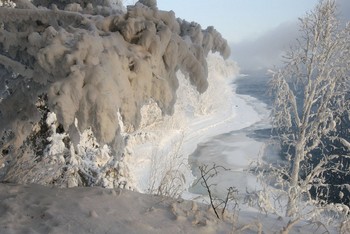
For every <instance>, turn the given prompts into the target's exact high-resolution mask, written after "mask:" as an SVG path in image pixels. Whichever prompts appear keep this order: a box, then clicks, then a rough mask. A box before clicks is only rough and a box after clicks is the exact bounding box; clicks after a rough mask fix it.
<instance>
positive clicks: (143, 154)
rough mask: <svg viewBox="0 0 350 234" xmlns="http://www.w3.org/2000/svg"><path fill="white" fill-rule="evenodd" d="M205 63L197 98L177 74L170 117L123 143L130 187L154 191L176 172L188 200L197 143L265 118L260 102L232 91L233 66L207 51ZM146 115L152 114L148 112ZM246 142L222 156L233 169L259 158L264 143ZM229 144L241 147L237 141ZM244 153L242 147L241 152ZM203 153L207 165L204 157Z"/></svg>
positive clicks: (242, 166) (192, 179)
mask: <svg viewBox="0 0 350 234" xmlns="http://www.w3.org/2000/svg"><path fill="white" fill-rule="evenodd" d="M208 66H209V69H208V70H209V77H208V81H209V83H210V85H209V89H208V91H207V92H206V93H204V94H202V95H200V96H196V93H195V92H193V90H191V89H189V86H190V85H189V84H188V83H186V79H185V77H181V75H178V77H179V80H180V87H179V91H178V92H179V93H178V97H180V98H182V99H180V100H178V103H177V104H176V106H175V114H174V116H171V117H168V119H165V120H163V121H160V123H158V124H155V125H152V126H149V127H146V128H144V129H143V130H142V131H140V132H139V133H138V134H136V136H135V137H134V138H132V140H131V141H130V142H131V143H130V145H129V146H127V150H128V152H131V153H130V154H129V155H128V156H127V157H126V158H125V161H124V162H125V165H126V167H127V168H128V170H129V178H130V179H131V181H132V182H131V184H132V187H133V188H135V189H136V190H137V191H140V192H143V193H149V192H154V191H155V190H157V188H158V186H159V185H161V183H163V182H164V179H165V177H166V175H167V174H169V172H170V171H172V172H173V171H174V170H175V171H176V173H177V172H179V173H180V174H181V175H183V176H184V178H185V180H184V187H183V189H184V190H185V193H183V194H182V195H183V197H184V198H191V196H192V195H191V194H189V193H188V189H189V188H190V187H191V185H192V183H193V181H194V180H195V177H194V176H193V170H192V169H193V165H190V162H189V157H190V155H192V154H193V153H194V152H195V151H196V150H197V148H198V147H199V146H200V144H203V143H205V142H207V141H210V140H211V139H212V138H215V137H216V136H219V135H221V134H227V133H230V132H234V131H240V130H242V129H245V128H249V127H250V126H252V125H254V124H256V123H259V122H261V121H263V120H264V119H266V118H267V116H268V110H267V108H266V105H265V104H264V103H262V102H260V101H259V100H257V99H256V98H253V97H251V96H248V95H239V94H236V92H235V89H236V88H235V84H233V82H234V80H235V79H237V75H236V74H232V69H235V68H232V67H231V66H232V64H227V63H226V62H225V61H224V60H222V59H221V58H218V57H217V56H215V55H211V56H209V57H208ZM229 71H230V72H229ZM147 118H150V116H149V115H147ZM169 123H170V124H169ZM174 123H175V124H174ZM173 125H175V126H173ZM139 136H143V138H142V137H139ZM141 138H142V139H141ZM244 140H246V141H245V142H243V143H242V142H241V143H242V144H243V147H247V146H248V150H247V152H248V153H245V154H243V155H242V156H241V157H239V158H236V159H234V158H229V157H227V158H226V160H225V163H228V164H231V165H233V164H236V169H235V170H236V171H243V170H244V169H246V168H247V167H248V165H249V161H250V159H256V158H257V156H258V154H259V151H260V149H261V146H262V143H261V142H257V141H255V140H254V139H251V138H249V137H246V138H245V139H244ZM252 143H253V144H256V145H255V146H256V147H255V146H254V145H251V144H252ZM231 144H232V145H234V144H238V148H239V147H240V146H239V144H240V143H239V142H231ZM241 146H242V145H241ZM235 147H237V146H235ZM244 151H245V149H241V150H240V152H244ZM247 154H249V155H247ZM202 157H203V159H204V163H205V160H206V159H205V156H202ZM244 157H247V159H245V158H244ZM208 160H210V159H208ZM155 162H156V163H155ZM202 162H203V161H202ZM217 164H219V163H217ZM179 165H181V166H179ZM172 186H173V185H172Z"/></svg>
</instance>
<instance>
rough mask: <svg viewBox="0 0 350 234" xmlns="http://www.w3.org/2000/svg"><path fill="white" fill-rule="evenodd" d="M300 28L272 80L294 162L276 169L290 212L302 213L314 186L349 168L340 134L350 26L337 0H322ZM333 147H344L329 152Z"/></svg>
mask: <svg viewBox="0 0 350 234" xmlns="http://www.w3.org/2000/svg"><path fill="white" fill-rule="evenodd" d="M300 32H301V37H300V38H299V39H298V40H297V44H296V46H295V47H293V48H291V49H290V50H289V51H288V52H287V53H286V56H285V59H286V61H285V66H284V67H283V69H281V70H280V71H277V72H273V78H272V79H271V91H272V94H273V96H274V100H275V102H274V109H273V112H272V117H273V118H272V119H273V121H272V122H273V127H274V128H275V129H276V131H277V133H278V136H279V140H280V141H281V144H282V146H283V149H284V152H285V153H286V158H287V159H288V161H289V164H288V165H287V167H286V168H282V169H278V170H276V171H278V172H279V175H280V177H283V179H284V180H283V181H285V182H286V183H287V192H288V204H287V211H286V213H287V216H294V215H295V214H296V213H297V212H298V202H299V201H300V199H301V198H302V197H303V195H310V193H309V189H310V186H316V184H317V185H324V184H322V183H323V182H324V178H323V177H324V175H325V174H326V173H327V172H332V173H341V172H343V171H344V170H348V169H347V168H345V167H344V166H343V165H342V162H343V161H342V158H346V157H347V156H348V155H346V154H348V152H349V139H346V138H344V137H342V136H341V135H339V134H337V126H338V125H340V124H341V121H342V118H343V117H344V116H349V115H348V113H349V100H348V99H349V98H348V97H349V82H350V81H349V69H350V54H349V45H350V26H349V24H348V25H346V26H345V27H342V26H341V25H340V24H339V21H338V19H337V15H336V4H335V1H333V0H321V1H320V2H319V4H318V5H317V6H316V8H315V9H314V10H313V11H311V12H309V13H308V14H306V16H305V17H304V18H302V19H300ZM331 145H333V146H337V147H342V149H343V150H341V151H329V150H328V151H327V150H325V149H327V148H329V147H331ZM285 179H286V180H285ZM324 186H326V185H324ZM308 198H310V196H308Z"/></svg>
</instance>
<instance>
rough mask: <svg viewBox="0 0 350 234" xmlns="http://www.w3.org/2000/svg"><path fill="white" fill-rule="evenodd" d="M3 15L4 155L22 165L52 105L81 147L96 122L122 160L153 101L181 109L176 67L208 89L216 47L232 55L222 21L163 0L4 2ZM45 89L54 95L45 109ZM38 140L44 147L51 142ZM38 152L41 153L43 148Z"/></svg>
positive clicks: (168, 109)
mask: <svg viewBox="0 0 350 234" xmlns="http://www.w3.org/2000/svg"><path fill="white" fill-rule="evenodd" d="M2 2H3V1H2ZM6 2H7V1H6ZM0 15H1V25H2V26H1V29H0V30H1V31H0V48H1V50H0V51H1V52H0V66H1V69H0V71H1V74H0V75H1V76H2V79H1V80H0V82H1V90H0V91H1V101H0V115H1V121H0V131H1V145H0V147H1V151H2V158H1V162H2V163H3V164H4V165H12V166H13V167H14V165H15V164H17V163H20V160H17V159H16V158H17V157H21V156H20V155H23V152H24V151H26V150H25V149H28V148H31V146H30V144H32V143H30V142H33V139H38V136H35V134H36V131H37V133H39V134H43V132H45V128H47V130H48V131H51V130H50V128H49V127H48V126H46V125H45V121H46V120H45V118H46V117H45V116H43V114H44V113H45V115H46V114H48V113H49V112H52V113H55V114H56V116H57V124H58V126H59V129H60V131H61V132H62V134H63V133H65V134H68V135H69V139H70V143H71V144H72V146H70V147H74V150H73V149H72V152H73V151H74V152H75V151H76V148H77V145H78V144H79V142H80V140H81V135H80V134H79V133H80V132H81V133H83V132H84V131H86V130H88V129H91V131H92V132H93V133H94V136H95V137H96V142H98V143H99V144H101V145H104V144H106V143H108V144H109V145H110V147H111V150H112V152H113V154H115V155H116V157H119V158H121V157H122V152H123V150H124V144H125V142H124V139H123V137H122V136H121V135H122V134H121V133H122V132H123V131H124V132H127V133H132V132H134V131H135V130H137V129H138V128H139V127H140V125H142V124H145V123H144V122H143V123H141V108H142V107H143V106H144V104H146V103H149V102H154V103H156V105H157V106H158V107H159V108H160V110H161V114H162V115H163V116H164V115H171V114H172V113H173V111H174V104H175V102H176V90H177V88H178V85H179V84H178V79H177V76H176V72H177V71H182V72H183V73H185V74H188V76H186V77H188V79H189V80H190V83H191V84H192V85H193V86H194V87H195V88H196V90H197V92H199V93H203V92H204V91H205V90H206V89H207V87H208V81H207V75H208V68H207V62H206V59H205V58H206V56H207V54H208V53H209V51H213V52H219V53H221V55H222V56H223V57H224V58H227V57H228V56H229V54H230V49H229V47H228V45H227V42H226V40H224V39H223V38H222V37H221V35H220V34H219V33H218V32H217V31H216V30H215V29H214V28H213V27H208V28H207V29H205V30H203V29H202V28H201V26H200V25H199V24H196V23H188V22H186V21H185V20H181V19H176V18H175V14H174V12H172V11H170V12H167V11H161V10H158V8H157V3H156V1H139V2H137V3H136V4H135V5H132V6H128V7H127V9H125V7H124V6H122V5H121V4H120V1H84V0H82V1H64V2H62V1H44V0H43V1H41V0H37V1H33V2H30V1H27V0H20V1H16V7H15V8H11V7H0ZM39 96H41V97H45V98H46V100H45V105H44V106H45V107H44V109H45V111H42V110H41V109H40V108H38V106H37V103H38V102H39V101H40V100H39V99H40V98H39ZM76 119H77V120H78V121H77V126H76V125H75V120H76ZM40 122H42V123H41V124H39V125H40V130H36V129H35V126H38V123H40ZM121 123H122V125H121ZM147 124H148V123H147ZM62 137H63V136H62ZM39 138H40V139H41V138H42V140H40V141H42V142H41V143H42V144H41V143H40V144H41V145H40V147H37V148H41V151H42V150H43V149H45V148H46V147H47V146H48V145H47V143H49V142H50V140H49V141H48V142H45V141H47V139H46V138H45V137H39ZM37 142H39V140H38V141H37ZM35 144H36V143H35ZM35 144H34V146H35ZM32 145H33V144H32ZM32 148H33V147H32ZM30 155H31V156H29V155H28V157H29V158H30V157H32V159H31V160H34V161H35V160H37V157H41V156H40V155H39V156H38V154H37V151H36V150H35V149H34V150H33V151H32V152H31V153H30ZM29 158H28V159H29ZM24 161H26V160H24ZM2 173H5V174H6V172H2ZM6 178H8V179H10V178H9V177H8V176H6Z"/></svg>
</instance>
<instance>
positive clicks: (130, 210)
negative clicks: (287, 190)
mask: <svg viewBox="0 0 350 234" xmlns="http://www.w3.org/2000/svg"><path fill="white" fill-rule="evenodd" d="M237 215H238V216H239V218H238V219H236V218H234V217H229V216H227V217H226V219H225V220H218V219H217V218H216V217H215V215H214V214H213V212H212V211H211V210H210V209H209V208H208V206H206V205H203V204H197V203H194V202H191V201H185V200H182V199H180V200H173V199H170V198H165V197H160V196H154V195H146V194H139V193H136V192H132V191H128V190H118V189H103V188H99V187H90V188H81V187H80V188H70V189H58V188H50V187H44V186H41V185H13V184H0V233H2V234H12V233H26V234H27V233H75V234H78V233H123V234H124V233H128V234H129V233H152V234H155V233H169V234H170V233H203V234H204V233H222V234H224V233H225V234H226V233H258V232H259V230H260V231H263V232H264V233H275V232H279V231H281V230H282V228H283V226H284V225H286V223H287V222H288V220H287V219H286V218H281V217H277V216H273V215H265V214H260V213H258V212H252V211H244V212H243V211H242V212H240V213H238V214H237ZM291 233H323V230H322V228H319V229H317V226H315V225H310V224H307V223H303V222H301V223H300V224H298V225H296V226H295V227H294V229H293V230H292V232H291Z"/></svg>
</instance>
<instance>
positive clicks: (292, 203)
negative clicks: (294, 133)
mask: <svg viewBox="0 0 350 234" xmlns="http://www.w3.org/2000/svg"><path fill="white" fill-rule="evenodd" d="M303 153H304V150H303V140H302V139H300V140H299V141H298V142H297V144H296V146H295V157H294V161H293V168H292V174H291V177H290V178H291V179H290V187H289V193H288V194H289V195H288V204H287V212H286V215H287V217H292V216H294V215H295V214H296V213H297V200H298V199H297V198H298V196H299V194H298V189H297V187H298V181H299V171H300V162H301V160H302V158H303Z"/></svg>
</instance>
